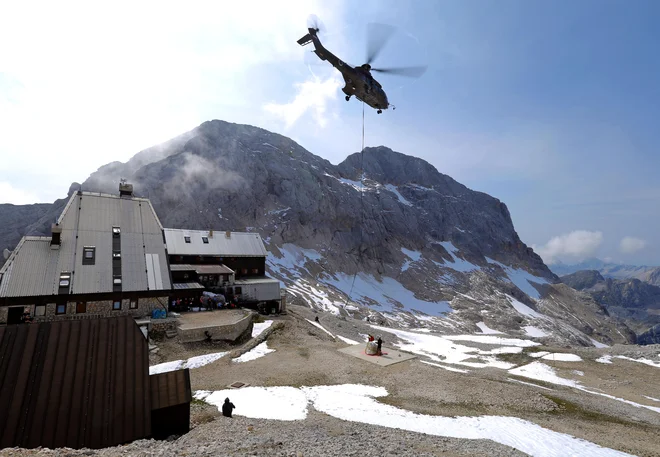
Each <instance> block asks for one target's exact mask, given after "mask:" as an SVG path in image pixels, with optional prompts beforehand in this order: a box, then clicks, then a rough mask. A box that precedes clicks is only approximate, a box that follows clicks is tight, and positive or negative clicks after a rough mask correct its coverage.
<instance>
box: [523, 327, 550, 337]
mask: <svg viewBox="0 0 660 457" xmlns="http://www.w3.org/2000/svg"><path fill="white" fill-rule="evenodd" d="M523 328H524V329H525V333H526V334H527V336H531V337H532V338H543V337H544V336H548V334H547V333H545V332H544V331H543V330H541V329H540V328H538V327H534V326H533V325H526V326H525V327H523Z"/></svg>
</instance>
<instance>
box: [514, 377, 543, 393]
mask: <svg viewBox="0 0 660 457" xmlns="http://www.w3.org/2000/svg"><path fill="white" fill-rule="evenodd" d="M507 381H513V382H519V383H520V384H525V385H526V386H532V387H538V388H539V389H545V390H549V391H552V389H551V388H549V387H545V386H539V385H538V384H534V383H532V382H525V381H521V380H520V379H513V378H507Z"/></svg>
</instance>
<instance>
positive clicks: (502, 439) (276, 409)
mask: <svg viewBox="0 0 660 457" xmlns="http://www.w3.org/2000/svg"><path fill="white" fill-rule="evenodd" d="M386 395H387V390H386V389H384V388H382V387H373V386H365V385H359V384H344V385H335V386H315V387H303V388H300V389H297V388H295V387H288V386H282V387H246V388H243V389H230V390H220V391H216V392H209V391H197V392H195V394H194V397H195V398H196V399H198V400H204V401H206V402H207V403H211V404H214V405H216V406H217V407H218V409H220V408H221V407H222V403H223V402H224V400H225V398H229V399H230V400H231V402H232V403H234V404H235V405H236V409H235V413H234V414H236V415H237V416H239V415H240V416H245V417H250V418H264V419H279V420H304V419H305V418H306V417H307V407H308V403H311V404H312V406H313V407H314V408H315V409H316V410H317V411H320V412H322V413H325V414H328V415H330V416H333V417H336V418H338V419H342V420H345V421H352V422H361V423H367V424H373V425H379V426H383V427H389V428H393V429H403V430H408V431H412V432H416V433H425V434H429V435H435V436H446V437H453V438H463V439H488V440H492V441H495V442H497V443H500V444H504V445H505V446H510V447H513V448H515V449H518V450H519V451H521V452H523V453H525V454H528V455H531V456H533V457H556V456H557V455H579V456H583V457H622V456H628V457H629V456H630V455H629V454H625V453H623V452H620V451H616V450H613V449H608V448H604V447H602V446H598V445H596V444H594V443H590V442H588V441H586V440H583V439H578V438H575V437H573V436H571V435H568V434H565V433H558V432H555V431H552V430H549V429H546V428H543V427H541V426H539V425H537V424H534V423H532V422H529V421H526V420H523V419H518V418H515V417H505V416H477V417H445V416H431V415H427V414H418V413H414V412H412V411H407V410H404V409H400V408H397V407H395V406H390V405H387V404H385V403H383V402H380V401H377V400H376V398H377V397H384V396H386ZM558 451H559V453H558Z"/></svg>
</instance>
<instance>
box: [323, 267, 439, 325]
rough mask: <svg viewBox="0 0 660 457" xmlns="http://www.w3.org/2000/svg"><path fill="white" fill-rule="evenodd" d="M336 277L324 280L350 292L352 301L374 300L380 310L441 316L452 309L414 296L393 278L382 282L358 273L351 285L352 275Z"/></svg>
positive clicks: (347, 292)
mask: <svg viewBox="0 0 660 457" xmlns="http://www.w3.org/2000/svg"><path fill="white" fill-rule="evenodd" d="M336 277H337V278H332V277H331V278H329V279H325V280H324V281H325V282H327V283H329V284H331V285H333V286H334V287H336V288H337V289H339V290H341V291H342V292H344V293H345V294H346V295H348V294H349V293H350V294H351V299H352V300H354V301H361V302H362V303H363V304H365V305H368V306H369V305H370V304H371V300H373V301H375V302H376V303H378V305H379V306H381V307H383V310H382V311H386V312H395V311H401V310H407V311H416V310H418V311H422V312H423V313H425V314H428V315H431V316H442V315H443V313H447V312H449V311H451V310H452V309H451V307H450V306H449V303H447V302H446V301H439V302H428V301H424V300H420V299H418V298H415V295H414V294H413V293H412V292H411V291H410V290H408V289H406V288H405V287H404V286H403V285H402V284H401V283H400V282H398V281H396V280H395V279H393V278H389V277H383V278H382V279H383V280H382V282H379V281H378V280H377V279H376V278H374V277H373V275H366V274H364V273H360V274H358V275H357V276H356V277H355V284H354V285H353V276H352V275H350V276H349V275H347V274H345V273H338V274H337V275H336ZM351 289H352V292H351Z"/></svg>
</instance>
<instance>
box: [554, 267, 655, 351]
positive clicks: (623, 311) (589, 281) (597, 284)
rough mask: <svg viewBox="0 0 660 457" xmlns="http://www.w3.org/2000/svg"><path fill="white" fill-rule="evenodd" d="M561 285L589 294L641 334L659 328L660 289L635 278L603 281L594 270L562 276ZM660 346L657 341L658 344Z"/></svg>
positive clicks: (606, 279) (604, 279)
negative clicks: (654, 327) (657, 326)
mask: <svg viewBox="0 0 660 457" xmlns="http://www.w3.org/2000/svg"><path fill="white" fill-rule="evenodd" d="M561 280H562V282H563V283H564V284H566V285H569V286H571V287H572V288H574V289H576V290H580V291H584V292H587V293H589V294H590V295H591V296H592V297H593V298H594V299H595V300H596V301H597V302H598V303H600V304H601V305H603V306H605V307H606V308H607V311H608V312H609V313H610V314H611V315H613V316H616V317H618V318H619V319H622V320H623V321H624V322H626V324H627V325H628V326H629V327H630V328H632V329H633V330H635V331H636V332H637V333H638V334H640V335H641V334H642V333H644V332H645V331H647V330H649V328H650V327H652V326H654V325H658V324H660V287H658V286H654V285H652V284H649V283H646V282H644V281H640V280H639V279H637V278H629V279H614V278H606V277H603V275H601V273H599V272H598V271H597V270H581V271H577V272H575V273H571V274H570V275H566V276H562V277H561ZM657 342H658V343H660V340H658V341H657Z"/></svg>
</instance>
